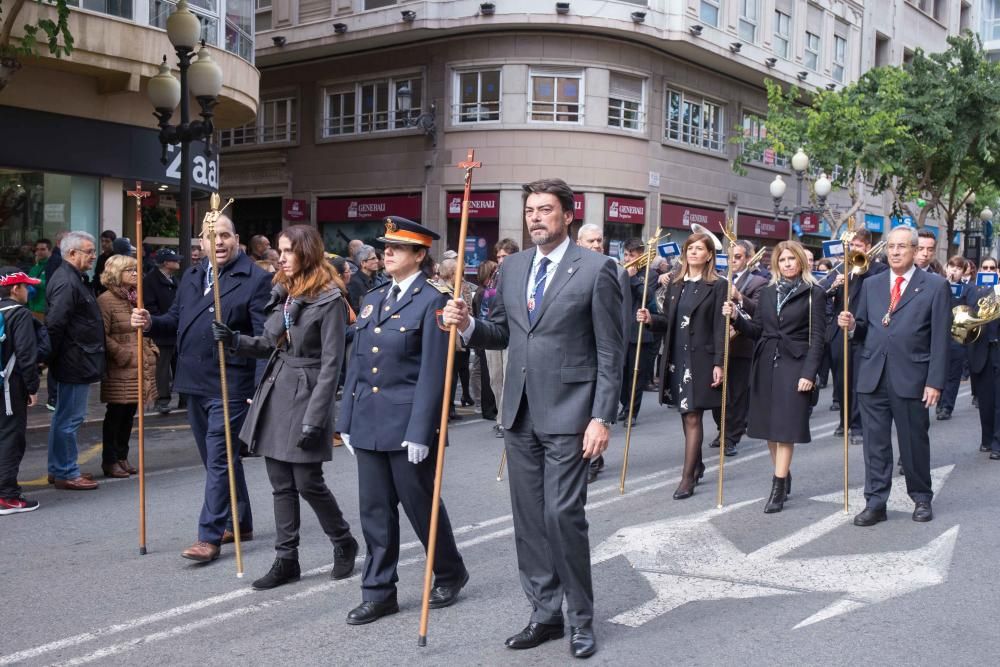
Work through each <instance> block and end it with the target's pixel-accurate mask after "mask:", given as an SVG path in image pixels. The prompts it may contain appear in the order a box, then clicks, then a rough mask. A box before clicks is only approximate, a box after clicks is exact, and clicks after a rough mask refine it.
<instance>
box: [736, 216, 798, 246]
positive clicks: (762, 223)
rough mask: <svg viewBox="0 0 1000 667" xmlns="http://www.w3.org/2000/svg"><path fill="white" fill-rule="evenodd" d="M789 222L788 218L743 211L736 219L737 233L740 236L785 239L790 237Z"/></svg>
mask: <svg viewBox="0 0 1000 667" xmlns="http://www.w3.org/2000/svg"><path fill="white" fill-rule="evenodd" d="M788 224H789V223H788V220H780V219H779V220H775V219H774V218H770V217H766V216H761V215H750V214H746V213H741V214H740V217H739V218H737V220H736V233H737V236H740V237H745V236H751V237H756V238H759V239H779V240H784V239H787V238H788V232H789V227H788Z"/></svg>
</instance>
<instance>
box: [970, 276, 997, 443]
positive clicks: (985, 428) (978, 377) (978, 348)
mask: <svg viewBox="0 0 1000 667" xmlns="http://www.w3.org/2000/svg"><path fill="white" fill-rule="evenodd" d="M980 270H981V271H982V272H983V273H997V260H995V259H993V258H992V257H986V258H984V259H983V265H982V267H981V269H980ZM983 298H1000V295H998V294H997V288H996V287H995V286H992V285H987V286H984V287H976V286H975V284H972V285H970V286H969V288H968V289H967V290H966V304H967V305H968V306H969V308H971V309H972V311H973V312H974V313H975V312H977V310H978V308H979V300H980V299H983ZM967 352H968V355H969V371H970V372H971V377H972V394H973V396H975V397H976V402H977V403H978V404H979V425H980V428H981V431H980V433H981V436H980V444H979V451H981V452H989V453H990V460H991V461H1000V320H994V321H992V322H990V323H989V324H987V325H985V326H984V327H983V330H982V331H981V332H980V334H979V337H978V338H977V339H976V340H975V341H973V342H972V343H971V344H969V346H968V350H967Z"/></svg>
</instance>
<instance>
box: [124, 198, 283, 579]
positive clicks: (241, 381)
mask: <svg viewBox="0 0 1000 667" xmlns="http://www.w3.org/2000/svg"><path fill="white" fill-rule="evenodd" d="M239 243H240V237H239V236H238V235H237V234H236V228H235V227H234V226H233V221H232V220H230V219H229V218H227V217H226V216H224V215H223V216H220V217H219V219H218V221H217V222H216V225H215V248H212V246H211V244H210V241H209V237H208V234H207V232H206V231H205V230H202V236H201V246H202V250H203V251H204V253H206V255H207V253H209V252H215V257H216V259H217V260H218V264H219V292H220V296H221V299H220V300H221V304H222V321H223V323H225V324H226V325H227V326H228V327H229V328H230V329H232V330H233V331H239V332H240V333H244V334H247V335H250V336H259V335H260V333H261V331H262V330H263V328H264V321H265V319H266V317H265V314H264V307H265V305H266V304H267V301H268V297H269V295H270V293H271V274H269V273H268V272H267V271H265V270H264V269H262V268H260V267H259V266H257V265H256V264H254V262H253V260H251V259H250V257H249V256H247V255H245V254H244V253H243V252H241V251H240V246H239ZM212 280H213V274H212V269H211V265H210V263H209V261H208V260H207V259H202V260H201V261H200V262H199V263H197V264H195V265H194V266H192V267H190V268H189V269H188V270H187V271H185V272H184V274H183V275H182V276H181V280H180V287H179V288H178V289H177V296H176V298H175V299H174V302H173V303H172V304H171V306H170V309H169V310H168V311H167V312H166V313H165V314H163V315H156V316H152V315H150V314H149V311H148V310H145V309H138V308H136V309H134V310H133V311H132V326H134V327H142V328H143V330H145V331H148V332H150V334H151V335H152V336H153V338H154V339H157V338H160V337H164V336H169V335H174V336H176V340H177V345H176V349H177V374H176V375H175V376H174V389H175V390H176V391H177V393H178V394H181V395H182V397H183V396H185V395H186V396H187V399H188V401H187V410H188V421H189V422H190V424H191V431H192V432H193V433H194V440H195V443H196V444H197V445H198V453H199V454H200V455H201V462H202V464H203V465H204V466H205V473H206V478H205V500H204V503H203V505H202V509H201V517H200V518H199V520H198V540H197V541H196V542H195V543H194V544H193V545H192V546H190V547H189V548H187V549H185V550H184V551H183V552H182V553H181V555H182V556H183V557H184V558H188V559H190V560H195V561H199V562H210V561H213V560H215V559H216V558H218V557H219V548H220V545H222V544H224V543H226V542H231V541H232V539H233V538H232V532H231V531H230V530H229V529H228V525H229V524H231V522H232V518H231V512H230V507H229V476H228V474H229V472H228V471H229V466H228V464H227V462H226V439H225V429H224V420H223V412H222V390H221V382H220V378H219V373H218V368H219V357H218V351H219V348H218V345H217V344H216V342H215V340H214V339H213V338H212V328H211V324H212V322H213V321H214V320H215V301H214V298H213V294H212V291H213V287H212ZM256 369H257V361H256V360H255V359H249V358H247V357H240V356H236V355H230V354H227V355H226V380H227V382H228V387H229V418H230V422H231V431H232V433H233V434H236V433H239V430H240V427H241V426H242V425H243V419H244V418H245V417H246V413H247V407H248V406H247V399H249V398H250V397H252V396H253V393H254V388H255V387H256V385H257V382H256V380H257V379H258V378H257V377H256ZM233 467H234V468H235V473H236V496H237V509H238V510H239V519H240V532H241V537H242V538H243V539H244V540H251V539H253V516H252V515H251V512H250V497H249V494H248V493H247V485H246V479H245V478H244V476H243V464H242V463H241V462H240V459H239V457H236V459H235V460H234V461H233Z"/></svg>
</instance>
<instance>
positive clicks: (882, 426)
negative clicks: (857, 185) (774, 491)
mask: <svg viewBox="0 0 1000 667" xmlns="http://www.w3.org/2000/svg"><path fill="white" fill-rule="evenodd" d="M916 250H917V230H915V229H912V228H910V227H897V228H895V229H893V230H892V231H891V232H889V234H888V236H887V237H886V251H887V253H888V257H889V268H890V270H889V271H883V272H882V273H880V274H879V275H877V276H875V277H874V278H871V279H870V280H867V281H865V284H864V285H863V286H862V288H861V295H860V298H859V299H858V309H857V315H856V316H855V315H854V314H852V313H851V312H850V311H843V312H841V313H840V315H839V316H838V318H837V322H838V324H839V325H840V326H842V327H844V328H845V329H846V330H847V332H848V335H849V336H851V337H852V338H853V340H856V341H857V342H859V343H861V344H862V348H861V351H860V355H859V357H860V363H859V364H858V373H857V375H858V384H857V390H858V400H859V404H860V406H861V422H862V424H863V425H864V429H865V431H864V433H865V434H864V448H865V501H866V505H865V509H864V511H862V512H861V513H860V514H858V515H857V516H856V517H854V525H856V526H874V525H875V524H876V523H878V522H879V521H885V519H886V512H885V506H886V503H887V501H888V500H889V490H890V488H891V486H892V425H893V423H895V424H896V430H897V434H898V440H899V458H900V461H901V463H902V468H903V474H904V475H906V490H907V492H908V493H909V495H910V498H912V499H913V502H914V503H915V504H916V507H915V509H914V510H913V520H914V521H930V520H931V519H933V518H934V514H933V512H932V510H931V498H932V497H933V495H934V492H933V490H932V489H931V457H930V438H929V437H928V434H927V431H928V429H929V428H930V418H929V417H928V414H927V409H928V408H930V407H931V406H933V405H935V404H937V402H938V399H939V398H940V396H941V389H942V388H943V387H944V381H945V374H946V372H947V369H948V338H949V334H950V332H949V329H950V325H951V309H950V307H949V306H950V302H951V291H950V290H949V289H948V282H947V281H946V280H945V279H944V278H942V277H941V276H937V275H934V274H931V273H928V272H926V271H920V270H918V269H917V267H916V265H914V263H913V257H914V254H915V253H916Z"/></svg>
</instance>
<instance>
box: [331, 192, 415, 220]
mask: <svg viewBox="0 0 1000 667" xmlns="http://www.w3.org/2000/svg"><path fill="white" fill-rule="evenodd" d="M387 215H399V216H402V217H404V218H409V219H410V220H414V221H419V220H420V195H412V196H410V195H389V196H386V197H336V198H329V199H320V200H319V201H317V202H316V218H317V220H318V221H319V222H370V221H375V220H381V219H382V218H384V217H386V216H387Z"/></svg>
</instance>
